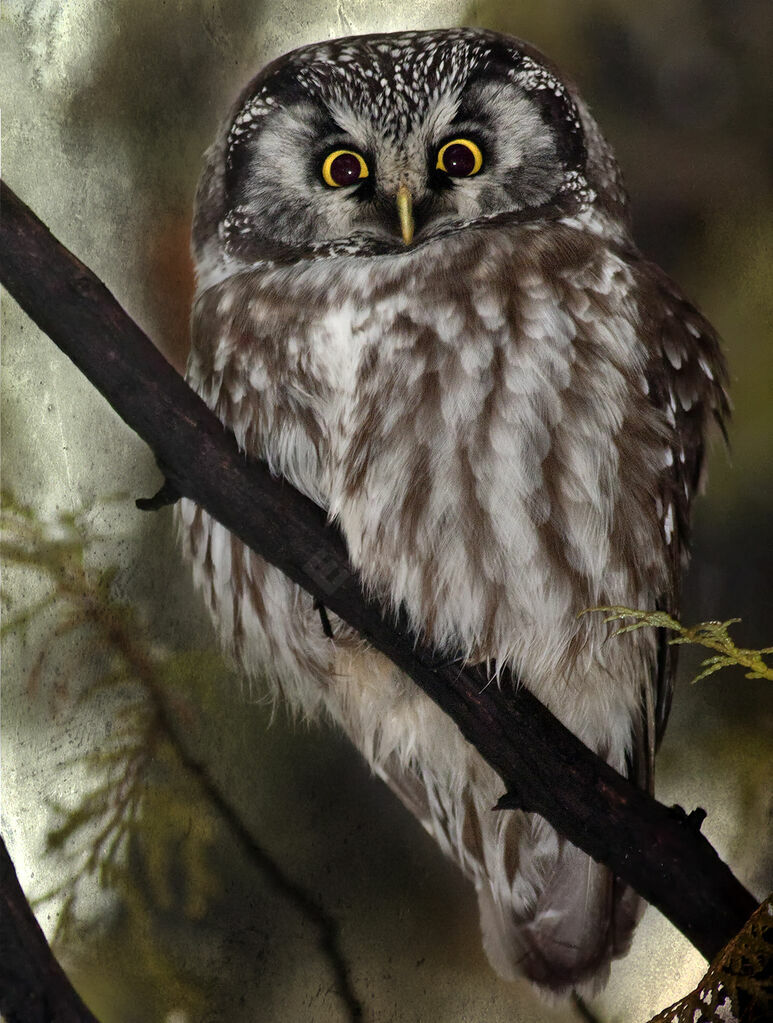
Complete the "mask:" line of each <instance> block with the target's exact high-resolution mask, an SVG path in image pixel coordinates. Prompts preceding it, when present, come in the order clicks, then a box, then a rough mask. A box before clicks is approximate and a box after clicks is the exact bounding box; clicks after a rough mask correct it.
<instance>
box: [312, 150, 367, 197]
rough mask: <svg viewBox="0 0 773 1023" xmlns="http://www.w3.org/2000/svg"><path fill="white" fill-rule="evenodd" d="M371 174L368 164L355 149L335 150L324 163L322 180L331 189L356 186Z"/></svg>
mask: <svg viewBox="0 0 773 1023" xmlns="http://www.w3.org/2000/svg"><path fill="white" fill-rule="evenodd" d="M369 173H370V171H369V170H368V165H367V163H365V160H364V159H363V158H362V157H361V156H360V154H359V153H356V152H355V151H354V150H353V149H334V150H333V152H332V153H328V155H327V156H326V157H325V159H324V161H323V163H322V180H323V181H324V182H325V184H326V185H330V187H331V188H342V187H345V186H346V185H354V184H356V183H357V182H358V181H360V180H361V179H362V178H367V177H368V175H369Z"/></svg>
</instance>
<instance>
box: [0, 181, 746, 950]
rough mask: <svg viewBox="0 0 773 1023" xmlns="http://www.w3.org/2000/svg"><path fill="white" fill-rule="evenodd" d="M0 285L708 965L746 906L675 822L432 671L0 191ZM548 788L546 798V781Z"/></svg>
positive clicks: (491, 688)
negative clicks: (658, 912)
mask: <svg viewBox="0 0 773 1023" xmlns="http://www.w3.org/2000/svg"><path fill="white" fill-rule="evenodd" d="M0 203H1V208H2V212H1V214H0V280H1V281H2V283H3V284H4V285H5V287H6V288H7V289H8V291H9V292H10V293H11V294H12V295H13V297H14V298H15V299H16V301H17V302H18V303H19V305H20V306H21V307H22V308H23V309H24V310H25V312H27V314H28V315H29V316H30V317H31V318H32V319H33V320H34V321H35V323H37V325H38V326H39V327H40V328H41V329H42V330H43V331H45V333H47V334H48V335H49V336H50V337H51V338H52V340H53V341H54V342H55V343H56V344H57V345H58V346H59V347H60V348H61V349H62V350H63V351H64V352H65V353H66V354H67V355H68V356H69V357H70V358H71V359H72V360H73V361H74V362H75V364H76V365H77V366H78V367H79V368H80V369H81V370H82V372H83V373H84V374H85V375H86V376H87V377H88V378H89V380H90V381H91V382H92V383H93V384H94V385H95V386H96V387H97V388H98V389H99V391H100V392H101V393H102V394H103V395H104V396H105V398H106V399H107V400H108V402H109V403H110V404H111V405H112V407H113V408H114V409H115V410H116V411H117V412H118V414H119V415H120V416H121V417H122V418H123V419H124V420H125V421H126V422H127V423H128V424H129V425H130V426H131V427H132V429H134V430H135V431H136V432H137V433H138V434H139V435H140V437H142V439H143V440H144V441H146V443H147V444H149V445H150V447H151V448H152V450H153V452H154V454H155V456H156V459H157V461H158V463H159V465H161V466H162V467H163V471H164V474H165V476H166V479H167V482H168V486H169V487H171V488H172V490H173V491H174V492H177V493H179V494H182V495H185V496H186V497H189V498H191V499H193V500H194V501H196V502H197V503H198V504H200V505H201V506H202V507H203V508H205V509H206V510H207V511H208V512H209V513H210V514H212V515H213V516H214V517H215V518H216V519H218V520H219V521H220V522H221V523H222V524H223V525H224V526H226V528H228V529H229V530H231V532H233V533H235V534H236V535H237V536H238V537H239V538H240V539H241V540H242V541H243V542H244V543H246V544H247V545H248V546H249V547H251V548H252V549H253V550H254V551H255V552H256V553H258V554H259V555H260V556H261V557H263V558H265V559H266V560H267V561H269V562H271V563H272V564H274V565H276V566H277V567H278V568H280V569H281V570H282V571H283V572H285V573H286V574H287V575H288V576H289V577H290V578H291V579H292V580H293V581H294V582H296V583H298V584H299V585H300V586H302V587H303V588H304V589H305V590H307V591H308V592H309V593H311V594H312V596H314V597H315V598H316V599H317V600H318V601H320V603H321V604H323V605H324V606H325V607H326V608H328V609H329V610H331V611H333V612H334V613H335V614H336V615H338V616H339V617H340V618H342V619H343V620H344V621H346V622H348V623H349V625H351V626H353V627H354V628H355V629H357V630H358V631H359V632H360V633H361V634H362V635H363V636H364V637H365V638H366V639H367V640H368V642H370V643H371V644H372V645H373V646H374V647H376V648H377V649H378V650H380V651H381V652H382V653H384V654H386V655H387V656H388V657H389V658H390V659H391V660H392V661H393V662H394V663H395V664H396V665H397V666H398V667H399V668H401V669H402V670H403V671H404V672H406V673H407V674H408V675H410V677H411V678H412V679H413V680H414V681H415V682H416V684H417V685H419V686H420V687H421V688H422V689H423V690H424V692H426V693H427V694H428V695H429V696H430V697H431V698H432V699H433V700H434V701H435V702H436V703H437V704H438V705H439V706H440V707H442V709H443V710H444V711H445V712H446V713H447V714H449V715H450V716H451V717H452V718H453V720H454V721H455V722H456V724H457V725H458V727H459V729H460V730H461V732H462V734H463V735H464V736H465V738H466V739H467V740H468V741H469V742H471V743H472V744H473V745H474V746H476V747H477V749H478V750H479V751H480V753H481V755H482V756H483V757H484V758H485V759H486V760H487V761H488V763H489V764H491V765H492V767H493V768H494V769H495V770H496V771H497V772H498V773H499V775H500V776H501V777H502V779H503V781H504V784H505V786H506V788H507V792H508V795H507V797H506V799H505V800H503V803H502V805H503V806H517V807H520V808H522V809H525V810H528V811H530V812H533V813H539V814H541V815H542V816H543V817H545V818H546V819H547V820H548V821H549V822H550V823H551V824H552V825H553V827H555V828H556V829H557V830H558V831H560V832H562V833H563V834H564V835H566V836H567V838H569V839H570V840H571V841H572V842H573V843H574V844H575V845H577V846H579V847H580V848H581V849H583V850H584V851H585V852H587V853H588V854H589V855H591V856H592V857H593V858H594V859H596V860H599V861H601V862H602V863H605V864H607V865H608V866H609V867H611V868H612V870H614V871H615V873H616V874H618V875H619V876H620V877H621V878H623V879H624V880H625V881H627V882H628V883H629V884H631V885H633V887H634V888H635V889H636V890H637V891H638V892H640V893H641V895H643V896H644V898H645V899H647V901H649V902H651V903H652V904H653V905H655V906H657V907H658V909H660V910H661V912H662V913H664V914H665V916H667V917H668V918H669V920H671V922H672V923H673V924H674V925H675V926H676V927H677V928H678V929H679V930H680V931H682V933H683V934H685V935H686V937H687V938H688V939H689V940H690V941H691V942H692V943H693V944H694V945H695V947H696V948H697V949H699V951H700V952H701V953H702V954H703V955H704V956H705V957H706V958H707V959H711V958H713V956H714V955H715V954H716V953H717V952H719V951H720V949H721V948H722V947H723V946H724V945H725V943H726V942H727V941H728V940H729V939H730V938H731V937H732V936H733V935H735V934H736V933H737V932H738V931H739V930H740V929H741V927H742V926H743V925H744V923H745V921H746V920H747V918H748V917H749V916H750V915H751V913H752V912H753V911H754V910H755V908H756V905H757V903H756V900H755V899H754V898H753V896H752V895H750V894H749V892H748V891H746V889H745V888H744V887H743V885H741V884H740V882H739V881H738V880H737V879H736V878H735V877H734V876H733V874H732V873H731V871H730V870H729V868H728V867H727V866H726V864H725V863H723V862H722V860H720V858H719V856H718V855H717V853H716V852H715V850H714V849H713V848H712V846H711V845H710V844H709V843H708V842H707V841H706V839H705V838H704V837H703V836H702V835H701V834H700V832H699V829H698V827H696V826H695V821H694V819H692V818H688V816H687V815H686V814H685V812H684V811H683V810H682V809H681V808H679V807H673V808H671V809H669V808H667V807H665V806H663V805H661V804H660V803H658V802H656V801H655V800H654V799H652V798H651V797H650V796H648V795H647V794H646V793H645V792H642V791H640V790H639V789H637V788H635V787H634V786H633V785H631V784H630V782H628V781H627V780H626V779H625V778H623V777H622V776H621V775H619V774H618V773H617V772H615V771H614V770H613V769H612V768H611V767H609V766H608V765H607V764H606V763H604V761H602V760H601V759H600V758H599V757H597V756H595V755H594V754H593V753H591V752H590V750H588V749H587V747H585V746H584V745H583V744H582V743H581V742H580V741H579V740H578V739H577V738H576V737H575V736H574V735H573V734H572V733H571V732H570V731H569V730H568V729H566V728H565V727H564V726H563V725H562V724H561V723H560V722H559V721H558V720H557V719H556V718H555V717H554V716H553V715H552V714H550V712H549V711H548V710H547V709H546V708H545V707H543V706H542V704H540V703H539V701H538V700H537V699H536V698H535V697H534V696H532V694H531V693H530V692H529V691H528V690H527V689H525V688H523V687H519V688H517V689H516V688H514V687H511V686H503V687H501V688H500V687H498V686H496V685H488V684H487V682H488V679H487V677H486V675H485V672H484V670H483V669H482V668H478V667H467V668H464V669H462V668H460V666H459V665H458V664H457V665H453V664H441V665H439V664H438V663H437V658H436V657H435V656H433V652H432V651H431V650H429V649H427V648H426V647H424V646H422V645H421V644H420V643H417V642H416V639H415V637H413V636H412V635H410V633H409V631H408V629H407V627H406V621H405V618H404V616H403V615H402V614H398V615H396V616H394V617H393V618H390V617H389V616H385V615H384V614H383V613H382V609H381V607H380V606H379V604H378V603H377V602H376V601H375V600H372V599H369V598H367V597H366V596H365V595H364V594H363V591H362V589H361V587H360V582H359V579H358V576H357V574H356V573H355V572H354V571H353V569H352V567H351V565H350V564H349V559H348V556H347V551H346V546H345V544H344V541H343V538H342V537H341V535H340V533H339V532H338V531H337V529H336V528H335V527H334V526H332V525H331V524H330V523H328V522H327V520H326V516H325V513H324V511H323V510H322V509H321V508H319V507H317V506H316V505H315V504H313V503H312V502H311V501H309V500H308V499H307V498H306V497H304V496H303V495H302V494H300V493H299V492H298V491H296V490H295V489H293V487H291V486H290V485H289V484H288V483H286V482H285V481H283V480H278V479H276V478H273V477H272V476H271V474H270V473H269V471H268V468H267V467H266V466H265V465H264V464H263V463H261V462H257V461H254V460H251V459H247V458H245V456H244V455H243V454H242V453H240V452H239V450H238V447H237V444H236V441H235V438H234V437H233V434H232V433H230V431H228V430H226V429H225V428H224V427H223V426H222V425H221V423H220V422H219V421H218V419H217V418H216V416H215V415H214V413H212V412H211V411H210V410H209V409H208V408H207V407H206V406H205V405H204V403H203V402H202V401H201V400H200V399H199V398H198V397H197V396H196V395H194V393H193V392H192V391H191V390H190V388H189V387H188V385H187V384H186V383H185V381H184V380H183V379H182V378H181V377H180V376H179V374H178V373H177V372H176V371H175V370H174V369H173V368H172V367H171V366H170V365H169V363H168V362H167V361H166V360H165V359H164V357H163V356H162V355H161V353H160V352H159V351H158V350H157V349H156V348H155V347H154V345H153V344H152V343H151V341H150V340H149V339H148V338H147V337H146V335H145V334H144V333H143V332H142V331H141V330H140V328H139V327H138V326H137V324H136V323H135V322H134V321H133V320H132V319H131V318H130V317H129V316H128V315H127V314H126V313H125V312H124V311H123V309H122V308H121V307H120V306H119V304H118V303H117V302H116V300H115V299H114V298H113V296H112V295H111V294H110V292H109V291H108V290H107V288H106V287H105V286H104V284H102V283H101V282H100V281H99V280H98V279H97V278H96V277H95V276H94V275H93V274H92V273H91V271H90V270H89V269H88V268H87V267H85V266H84V265H83V264H82V263H81V262H80V261H79V260H78V259H76V257H75V256H73V255H72V253H70V252H68V250H67V249H65V248H64V247H63V246H62V245H61V244H60V243H59V242H57V241H56V239H55V238H53V236H52V235H51V234H50V232H49V231H48V230H47V228H46V227H45V226H44V225H43V224H42V223H41V222H40V220H38V218H37V217H35V215H34V214H33V213H32V212H31V211H30V210H29V209H28V208H27V207H26V206H25V205H24V204H23V203H22V202H21V201H20V200H19V199H18V198H17V197H16V196H15V195H14V193H13V192H12V191H11V189H10V188H8V186H7V185H6V184H5V183H0ZM558 779H560V783H557V780H558Z"/></svg>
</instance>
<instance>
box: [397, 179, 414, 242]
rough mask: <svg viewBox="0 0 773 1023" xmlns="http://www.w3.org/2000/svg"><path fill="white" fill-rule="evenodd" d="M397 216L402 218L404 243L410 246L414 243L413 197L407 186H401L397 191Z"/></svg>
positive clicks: (401, 226) (401, 227)
mask: <svg viewBox="0 0 773 1023" xmlns="http://www.w3.org/2000/svg"><path fill="white" fill-rule="evenodd" d="M397 215H398V216H399V218H400V230H401V231H402V234H403V241H404V242H405V244H406V245H410V244H411V242H412V241H413V196H412V195H411V190H410V189H409V188H408V186H407V185H400V187H399V188H398V189H397Z"/></svg>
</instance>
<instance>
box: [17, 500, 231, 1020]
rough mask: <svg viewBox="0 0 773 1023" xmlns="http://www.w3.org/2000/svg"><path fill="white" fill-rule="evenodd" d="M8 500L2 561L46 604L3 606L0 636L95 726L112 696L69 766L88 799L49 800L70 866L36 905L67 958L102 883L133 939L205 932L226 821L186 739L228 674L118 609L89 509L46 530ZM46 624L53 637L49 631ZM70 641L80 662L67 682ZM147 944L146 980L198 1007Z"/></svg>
mask: <svg viewBox="0 0 773 1023" xmlns="http://www.w3.org/2000/svg"><path fill="white" fill-rule="evenodd" d="M1 497H2V509H1V510H0V558H2V561H3V563H4V566H5V569H6V571H7V570H8V569H11V570H12V571H14V572H17V571H21V572H23V573H26V574H28V575H29V577H30V578H29V586H28V587H25V588H24V589H28V590H32V591H34V592H35V594H36V598H35V599H33V600H32V601H31V602H28V603H27V604H26V605H24V606H9V605H10V603H11V602H10V601H9V600H8V599H7V597H6V595H5V593H4V594H3V606H4V611H5V612H7V613H6V614H4V620H3V625H2V636H3V638H5V639H9V638H10V637H12V636H13V637H16V638H17V639H18V640H20V641H21V642H35V641H37V642H38V643H39V647H40V649H39V651H38V653H37V655H36V656H35V658H34V660H33V667H32V670H31V672H30V678H29V688H30V690H31V692H32V693H35V692H37V691H38V690H40V689H42V688H45V687H48V686H51V687H54V688H55V689H57V694H56V695H57V696H58V697H59V703H60V704H62V703H64V704H66V705H67V706H68V707H69V708H70V709H71V710H72V711H75V710H76V709H82V708H84V705H87V706H86V709H87V710H88V709H90V710H91V712H92V713H93V716H94V717H95V718H96V719H100V718H101V717H102V716H103V713H104V700H105V696H106V694H109V697H110V702H109V706H110V710H111V713H110V718H111V722H110V727H109V728H108V736H107V739H106V740H104V741H102V742H100V745H99V748H98V749H91V750H87V751H86V752H84V753H82V754H78V756H77V757H75V758H72V759H71V760H70V761H69V762H68V764H67V765H65V766H73V765H75V766H79V767H80V768H82V769H83V771H84V773H85V776H86V777H87V778H88V779H90V783H89V784H88V785H87V787H86V790H85V792H84V793H83V794H82V795H81V796H80V797H79V799H78V801H77V803H76V804H75V805H74V806H66V805H63V804H61V803H55V802H53V801H52V800H49V801H48V805H49V808H50V809H51V811H52V812H53V814H54V816H55V823H54V824H53V826H52V827H51V828H50V830H49V831H48V833H47V836H46V851H47V853H48V854H49V855H52V856H56V857H59V858H60V860H63V861H65V862H66V863H67V865H68V867H67V870H66V872H65V876H64V879H63V880H62V881H61V883H57V884H56V885H55V886H54V887H52V888H51V889H50V890H48V891H46V892H45V893H44V894H43V895H42V896H41V897H40V898H38V899H37V900H36V903H37V904H38V905H40V904H44V903H47V902H49V901H51V900H53V899H57V900H59V902H60V911H59V918H58V924H57V930H56V933H55V937H54V940H55V941H58V942H59V943H60V944H61V945H68V946H72V944H73V943H74V942H76V941H77V939H78V936H79V935H80V934H82V933H83V931H84V925H83V913H81V912H79V910H80V909H81V908H82V907H81V905H80V903H81V901H82V897H83V896H84V895H85V893H86V892H87V891H88V888H89V886H92V887H93V883H94V882H97V883H98V885H99V886H100V888H102V889H103V890H107V891H108V892H110V893H111V894H112V895H113V896H114V897H115V898H116V899H117V900H118V904H119V905H120V907H121V916H122V919H123V923H124V926H125V927H126V928H127V929H128V930H129V931H130V932H133V933H135V934H144V935H145V936H147V935H148V933H149V932H150V931H151V930H152V925H151V921H152V919H153V915H154V914H156V913H158V911H159V910H164V909H174V911H175V913H176V914H178V915H183V916H185V917H186V918H187V919H188V920H193V921H195V920H199V919H201V918H202V917H203V915H204V913H205V911H206V910H207V907H208V904H209V902H210V900H212V899H213V898H215V897H216V895H217V894H218V890H219V885H218V879H217V876H216V874H215V873H214V871H213V866H212V864H213V862H214V857H213V856H212V855H211V852H212V849H213V846H214V845H215V841H216V839H217V838H218V837H219V836H218V834H217V832H218V823H219V822H218V817H217V814H216V813H214V812H213V807H212V806H211V804H210V802H209V800H208V799H207V798H206V796H205V794H204V793H203V791H202V790H201V786H200V785H198V784H197V779H196V778H194V777H193V774H195V762H194V761H192V759H191V757H190V755H189V754H188V752H187V750H186V747H185V745H184V744H183V742H182V740H181V734H185V735H186V736H187V735H189V732H190V729H191V726H192V725H193V724H194V723H195V719H196V717H197V712H198V709H199V708H200V707H201V706H202V705H204V704H205V702H206V696H205V695H204V694H206V693H211V692H212V691H213V690H214V689H216V688H217V687H216V686H213V678H217V677H218V676H219V675H222V674H223V672H224V667H223V664H222V662H221V661H220V659H219V658H218V657H216V656H215V655H213V654H208V653H201V652H199V651H197V652H195V653H192V652H184V653H178V652H174V651H171V650H167V649H164V648H162V647H161V646H160V645H159V644H157V643H155V642H154V641H153V639H152V637H151V635H150V632H149V630H148V628H147V626H146V624H145V623H144V622H143V620H142V616H141V614H140V613H139V611H138V610H137V609H136V608H135V607H133V606H132V605H131V604H129V603H128V602H126V601H124V600H120V599H118V598H117V597H116V595H115V592H114V590H115V587H114V581H115V574H116V573H115V569H114V567H113V566H112V565H110V566H108V567H101V568H100V567H98V565H97V564H95V563H96V562H98V561H99V557H97V556H96V548H97V547H98V546H99V545H104V544H105V542H106V541H109V542H114V540H115V538H114V537H105V536H100V535H99V534H97V533H96V532H95V531H94V529H93V528H92V527H90V526H89V524H88V519H89V513H90V511H91V509H88V508H84V509H82V510H81V511H80V512H78V513H77V514H72V513H63V514H60V515H59V516H58V517H57V518H56V519H55V520H53V521H50V522H46V521H42V520H41V519H40V518H39V517H38V516H36V514H35V513H34V512H33V511H32V509H30V508H28V507H26V506H24V505H23V504H21V503H19V502H18V501H17V500H16V499H15V497H14V495H13V494H11V493H7V492H4V493H3V494H2V495H1ZM16 591H17V592H18V591H19V587H16ZM38 593H42V595H40V596H38ZM45 616H50V617H52V618H53V626H51V623H50V622H49V621H48V620H46V621H45V622H41V619H42V618H43V617H45ZM41 635H42V637H43V638H42V640H40V638H39V637H40V636H41ZM68 640H69V641H71V642H74V643H75V645H76V649H77V657H76V658H74V659H73V668H72V670H71V671H68V672H66V673H64V675H65V677H64V678H63V672H62V671H61V670H60V669H61V662H62V656H61V655H62V654H63V653H65V654H66V651H65V650H64V648H66V646H67V643H68ZM84 644H85V649H86V650H87V651H88V654H89V656H88V657H87V658H86V657H83V651H84ZM64 660H65V661H66V657H65V658H64ZM54 662H56V665H57V670H54V669H53V667H52V665H53V663H54ZM99 701H102V702H101V703H100V702H99ZM89 703H91V704H92V706H91V708H89V707H88V704H89ZM192 765H194V766H193V768H192ZM138 877H139V878H141V883H138ZM141 945H142V949H143V951H142V953H139V952H138V955H141V957H142V958H143V960H147V962H146V963H145V967H147V969H146V971H145V976H146V977H149V976H152V975H154V974H155V975H157V977H158V982H159V989H160V990H162V991H163V992H164V994H165V996H167V997H168V998H171V999H172V1003H174V1002H175V1001H176V1002H177V1004H185V1005H186V1006H188V1007H189V1008H194V1005H193V1004H192V1001H191V994H192V986H191V983H190V982H189V981H186V982H185V983H183V981H182V979H181V978H180V977H179V976H178V975H177V971H176V969H175V967H174V965H173V964H172V963H171V961H170V960H169V958H168V956H165V952H164V949H163V948H159V945H158V943H157V942H151V944H149V945H148V944H147V942H145V943H141ZM146 946H147V947H146ZM137 947H138V946H137ZM145 967H143V969H144V968H145ZM194 990H195V985H194ZM194 1000H195V996H194Z"/></svg>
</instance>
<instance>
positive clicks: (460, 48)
mask: <svg viewBox="0 0 773 1023" xmlns="http://www.w3.org/2000/svg"><path fill="white" fill-rule="evenodd" d="M221 144H222V145H223V146H224V149H225V152H224V157H225V159H224V161H223V163H224V171H223V174H222V179H221V181H220V182H219V196H218V198H219V205H218V210H217V213H218V216H217V218H216V222H215V221H211V222H210V223H208V224H199V225H197V229H196V231H195V234H194V240H195V242H196V243H197V244H201V243H203V242H204V241H205V239H206V235H207V233H208V231H209V233H211V231H212V229H213V228H214V227H215V226H217V229H218V232H219V235H220V240H221V241H223V240H225V242H226V245H227V246H230V248H231V249H232V251H234V252H239V251H242V252H243V253H244V250H249V249H251V248H255V247H258V248H259V249H260V250H261V252H262V253H263V254H269V255H271V254H272V253H273V254H281V255H283V256H285V257H286V258H288V257H291V256H292V254H296V255H299V256H300V255H303V254H304V253H305V252H308V250H310V249H311V250H313V249H314V248H315V247H316V248H319V247H324V246H325V245H326V243H332V242H345V243H346V244H347V245H349V246H350V250H351V251H357V250H358V249H361V250H362V251H363V252H364V253H368V254H372V253H373V252H397V253H399V252H400V251H401V250H402V251H404V250H405V249H406V247H407V246H415V245H420V244H421V243H423V242H426V241H429V240H432V239H434V238H436V237H438V236H441V235H443V234H445V233H448V232H450V231H455V230H460V229H462V228H465V227H469V226H474V225H476V224H477V223H480V222H481V221H484V220H491V219H492V218H496V217H498V216H502V215H505V216H506V215H508V214H514V215H517V216H519V217H521V218H522V219H523V218H526V219H528V215H529V213H530V211H535V215H536V211H540V212H542V213H544V211H545V208H546V206H549V205H550V204H551V203H552V202H554V201H556V200H557V199H559V198H562V197H564V196H565V195H566V193H567V192H568V191H571V190H577V189H581V188H587V183H586V181H585V177H584V174H585V162H586V149H585V140H584V134H583V130H582V125H581V121H580V117H579V114H578V111H577V108H576V106H575V104H574V102H573V100H572V98H571V96H570V94H569V92H568V90H567V88H566V87H565V86H564V84H563V83H562V82H561V80H560V79H559V77H558V74H557V72H556V71H555V70H554V69H553V67H552V66H551V65H549V64H548V62H547V61H545V59H544V58H542V57H541V55H538V54H536V52H535V51H532V50H531V49H530V48H528V47H527V46H525V45H524V44H520V43H518V42H517V41H516V40H513V39H509V38H507V37H504V36H500V35H497V34H496V33H493V32H484V31H479V30H473V29H458V30H450V31H449V30H445V31H442V32H440V31H438V32H406V33H399V34H388V35H372V36H358V37H353V38H349V39H337V40H333V41H331V42H329V43H321V44H316V45H313V46H307V47H303V48H302V49H299V50H295V51H294V52H292V53H290V54H287V55H286V56H284V57H282V58H280V59H279V60H278V61H275V62H274V63H273V64H270V65H269V66H268V67H266V68H265V69H264V70H263V71H262V72H261V73H260V74H259V75H258V76H257V77H256V78H255V79H253V81H252V82H251V83H250V84H249V85H248V86H247V88H246V89H245V91H244V92H243V94H242V96H241V97H240V99H239V101H238V102H237V105H236V107H235V110H234V113H233V114H232V117H231V119H230V121H229V123H228V125H227V131H226V134H225V137H224V139H223V140H222V143H221ZM209 205H210V206H211V205H212V204H211V203H210V204H209ZM245 254H247V253H245Z"/></svg>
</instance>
